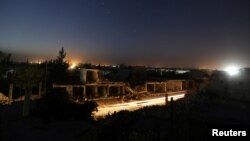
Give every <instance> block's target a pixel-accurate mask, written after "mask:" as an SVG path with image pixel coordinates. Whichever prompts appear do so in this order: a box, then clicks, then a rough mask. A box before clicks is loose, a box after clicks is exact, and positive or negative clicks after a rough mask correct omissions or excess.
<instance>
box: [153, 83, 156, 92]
mask: <svg viewBox="0 0 250 141" xmlns="http://www.w3.org/2000/svg"><path fill="white" fill-rule="evenodd" d="M153 85H154V88H153V89H154V90H153V91H154V93H155V87H156V86H155V84H153Z"/></svg>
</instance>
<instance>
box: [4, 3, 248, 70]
mask: <svg viewBox="0 0 250 141" xmlns="http://www.w3.org/2000/svg"><path fill="white" fill-rule="evenodd" d="M249 7H250V2H249V1H248V0H245V1H243V0H207V1H205V0H0V50H3V51H5V52H10V53H12V54H13V58H16V59H18V60H26V59H27V58H29V59H48V58H54V57H55V56H56V55H57V53H58V50H59V49H60V48H61V47H62V46H64V47H65V50H66V52H67V54H68V59H70V60H71V61H78V62H80V61H81V62H91V63H105V64H117V63H118V64H119V63H126V64H133V65H138V64H146V65H161V66H177V67H221V66H223V65H225V64H230V63H234V64H239V65H240V66H250V62H249V61H248V60H249V59H250V55H249V54H250V40H249V37H250V8H249Z"/></svg>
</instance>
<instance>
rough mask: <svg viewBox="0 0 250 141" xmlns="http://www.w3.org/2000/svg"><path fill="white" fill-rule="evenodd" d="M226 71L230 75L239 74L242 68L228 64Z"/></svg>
mask: <svg viewBox="0 0 250 141" xmlns="http://www.w3.org/2000/svg"><path fill="white" fill-rule="evenodd" d="M225 71H226V72H227V73H228V74H229V75H230V76H234V75H237V74H239V72H240V68H238V67H236V66H228V67H227V68H226V69H225Z"/></svg>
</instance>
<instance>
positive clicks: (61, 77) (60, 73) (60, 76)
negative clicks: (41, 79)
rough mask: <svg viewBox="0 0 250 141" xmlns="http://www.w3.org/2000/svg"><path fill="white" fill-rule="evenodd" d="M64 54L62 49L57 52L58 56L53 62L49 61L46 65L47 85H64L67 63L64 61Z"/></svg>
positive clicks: (66, 75)
mask: <svg viewBox="0 0 250 141" xmlns="http://www.w3.org/2000/svg"><path fill="white" fill-rule="evenodd" d="M65 58H66V52H65V51H64V48H63V47H62V48H61V50H59V54H58V56H57V58H56V59H55V60H51V61H49V62H46V63H48V64H47V66H48V76H49V77H48V78H49V79H50V80H49V83H64V82H65V81H66V80H67V77H68V68H69V62H68V61H67V60H66V59H65Z"/></svg>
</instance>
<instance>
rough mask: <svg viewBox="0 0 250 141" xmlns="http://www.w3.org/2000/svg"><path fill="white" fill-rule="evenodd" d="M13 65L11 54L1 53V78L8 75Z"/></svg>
mask: <svg viewBox="0 0 250 141" xmlns="http://www.w3.org/2000/svg"><path fill="white" fill-rule="evenodd" d="M11 63H12V62H11V54H5V53H4V52H2V51H0V76H2V75H3V74H5V73H6V71H7V70H8V68H9V67H10V66H11Z"/></svg>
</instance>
